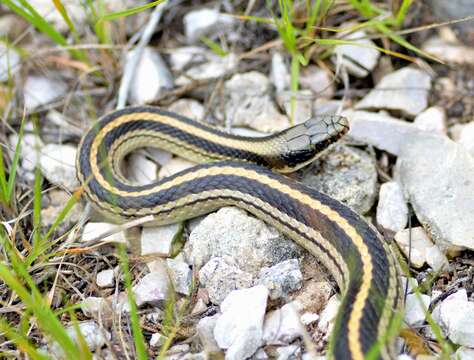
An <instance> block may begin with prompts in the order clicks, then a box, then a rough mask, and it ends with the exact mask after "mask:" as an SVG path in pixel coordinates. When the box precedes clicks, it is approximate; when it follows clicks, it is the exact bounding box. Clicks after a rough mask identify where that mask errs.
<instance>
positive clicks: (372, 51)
mask: <svg viewBox="0 0 474 360" xmlns="http://www.w3.org/2000/svg"><path fill="white" fill-rule="evenodd" d="M344 40H347V41H351V42H352V43H353V44H354V45H352V44H345V45H337V46H336V47H335V48H334V54H335V57H334V58H335V59H333V60H334V62H336V63H337V62H338V61H341V62H342V65H343V66H344V67H345V68H346V69H347V71H348V72H349V73H351V74H352V75H354V76H357V77H360V78H363V77H366V76H367V75H368V74H369V72H371V71H372V70H373V69H374V68H375V66H376V65H377V61H378V59H379V56H380V52H379V51H378V50H377V49H376V48H375V44H374V42H373V41H372V40H370V39H367V33H366V32H365V31H364V30H357V31H354V32H352V33H350V34H349V35H347V36H344Z"/></svg>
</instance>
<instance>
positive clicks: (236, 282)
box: [199, 257, 253, 304]
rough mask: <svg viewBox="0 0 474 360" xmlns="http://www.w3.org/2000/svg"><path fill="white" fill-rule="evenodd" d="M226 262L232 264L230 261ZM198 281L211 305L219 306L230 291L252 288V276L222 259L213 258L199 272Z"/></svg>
mask: <svg viewBox="0 0 474 360" xmlns="http://www.w3.org/2000/svg"><path fill="white" fill-rule="evenodd" d="M228 260H229V262H232V259H228ZM199 281H200V283H201V285H202V286H204V287H205V288H206V290H207V292H208V294H209V299H210V300H211V301H212V303H214V304H220V303H221V302H222V301H223V300H224V299H225V298H226V296H227V295H229V294H230V293H231V292H232V291H234V290H237V289H244V288H248V287H250V286H252V283H253V276H252V275H251V274H249V273H248V272H245V271H242V270H240V269H239V268H238V267H237V266H235V265H233V264H229V263H227V262H226V261H225V259H224V258H221V257H214V258H212V259H211V260H210V261H209V262H207V264H206V265H204V266H203V267H202V268H201V270H200V271H199Z"/></svg>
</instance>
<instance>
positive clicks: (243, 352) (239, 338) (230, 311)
mask: <svg viewBox="0 0 474 360" xmlns="http://www.w3.org/2000/svg"><path fill="white" fill-rule="evenodd" d="M267 298H268V290H267V288H266V287H265V286H262V285H258V286H255V287H253V288H250V289H242V290H235V291H233V292H231V293H230V294H229V295H228V296H227V298H226V299H225V300H224V301H223V302H222V305H221V311H222V316H220V317H219V318H218V319H217V322H216V326H215V328H214V337H215V339H216V341H217V344H218V345H219V347H220V348H221V349H227V352H226V360H241V359H245V358H247V357H249V356H251V355H252V354H253V353H255V351H256V350H257V349H258V348H259V347H260V345H261V344H262V335H263V318H264V315H265V308H266V306H267ZM249 309H252V311H249Z"/></svg>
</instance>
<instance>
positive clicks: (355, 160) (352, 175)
mask: <svg viewBox="0 0 474 360" xmlns="http://www.w3.org/2000/svg"><path fill="white" fill-rule="evenodd" d="M334 149H335V150H334V151H330V152H327V153H326V154H324V155H322V157H321V158H320V159H319V160H317V161H315V162H314V163H313V165H312V166H311V167H309V168H308V170H307V171H306V173H305V174H304V176H303V178H302V180H301V181H302V182H303V183H304V184H306V185H308V186H310V187H313V188H315V189H317V190H319V191H322V192H324V193H326V194H327V195H329V196H331V197H333V198H335V199H337V200H339V201H342V202H343V203H345V204H346V205H348V206H349V207H351V208H352V209H354V211H356V212H358V213H360V214H365V213H366V212H367V211H369V210H370V208H371V207H372V205H373V203H374V201H375V197H376V195H377V168H376V165H375V159H374V158H373V157H372V156H371V155H369V154H367V153H366V152H364V151H361V150H359V149H354V148H350V147H347V146H338V147H336V148H334Z"/></svg>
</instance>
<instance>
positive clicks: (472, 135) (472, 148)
mask: <svg viewBox="0 0 474 360" xmlns="http://www.w3.org/2000/svg"><path fill="white" fill-rule="evenodd" d="M458 142H459V144H461V145H462V146H464V147H465V148H466V150H467V151H469V153H470V154H471V155H472V156H473V157H474V121H471V122H470V123H468V124H466V125H464V126H463V127H462V129H461V133H460V134H459V140H458Z"/></svg>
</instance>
